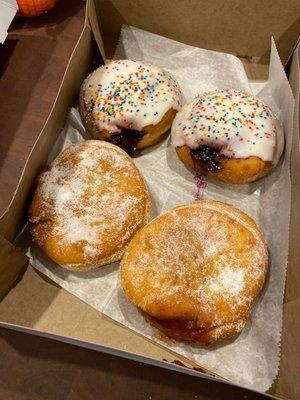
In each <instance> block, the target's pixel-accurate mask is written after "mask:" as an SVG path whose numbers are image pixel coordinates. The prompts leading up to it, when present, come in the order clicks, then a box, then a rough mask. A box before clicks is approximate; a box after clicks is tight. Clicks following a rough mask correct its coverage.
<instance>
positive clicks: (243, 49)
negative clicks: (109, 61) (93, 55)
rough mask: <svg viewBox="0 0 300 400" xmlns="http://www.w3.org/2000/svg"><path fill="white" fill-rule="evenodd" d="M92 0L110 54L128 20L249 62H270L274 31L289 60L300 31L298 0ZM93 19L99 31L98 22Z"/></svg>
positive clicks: (143, 27) (280, 50) (107, 53)
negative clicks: (267, 0) (123, 25)
mask: <svg viewBox="0 0 300 400" xmlns="http://www.w3.org/2000/svg"><path fill="white" fill-rule="evenodd" d="M90 3H91V7H90V10H91V9H92V7H94V4H95V6H96V7H95V8H96V12H97V14H98V21H101V26H100V29H101V32H102V39H103V43H104V48H105V51H106V56H107V57H108V58H111V57H112V55H113V53H114V49H115V46H116V44H117V41H118V38H119V33H120V28H121V25H122V24H128V25H133V26H135V27H137V28H140V29H144V30H147V31H150V32H154V33H157V34H159V35H162V36H166V37H169V38H171V39H174V40H178V41H180V42H183V43H186V44H190V45H192V46H197V47H201V48H205V49H209V50H216V51H221V52H226V53H231V54H234V55H236V56H238V57H239V58H241V59H242V60H244V61H246V62H247V63H249V64H253V63H254V64H267V63H268V62H269V51H270V42H271V37H272V36H273V37H274V39H275V42H276V44H277V48H278V51H279V54H280V56H281V60H282V62H283V64H284V65H285V64H286V63H287V61H288V59H289V57H290V56H291V54H292V52H293V49H294V48H295V45H296V43H297V41H298V38H299V35H300V2H299V1H298V0H292V1H287V0H284V1H273V2H266V1H261V0H252V1H241V0H226V1H223V0H215V1H207V0H205V1H204V0H190V1H185V2H183V1H182V0H172V1H167V0H165V1H161V0H151V1H140V0H127V1H123V0H90ZM93 3H94V4H93ZM93 15H94V12H93ZM90 22H91V26H92V27H93V30H94V32H96V31H97V29H98V27H97V26H96V25H97V22H96V24H94V22H95V20H94V21H93V20H90ZM94 27H95V29H94ZM96 36H98V37H99V34H96Z"/></svg>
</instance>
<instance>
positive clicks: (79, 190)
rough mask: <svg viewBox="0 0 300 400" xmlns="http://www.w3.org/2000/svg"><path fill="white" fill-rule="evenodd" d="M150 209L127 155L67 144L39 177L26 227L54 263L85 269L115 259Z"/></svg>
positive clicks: (107, 147)
mask: <svg viewBox="0 0 300 400" xmlns="http://www.w3.org/2000/svg"><path fill="white" fill-rule="evenodd" d="M149 211H150V200H149V195H148V191H147V188H146V186H145V184H144V182H143V179H142V177H141V175H140V173H139V171H138V169H137V168H136V166H135V165H134V163H133V161H132V160H131V158H130V157H129V156H128V155H127V154H126V153H125V152H124V151H123V150H121V149H120V148H119V147H117V146H114V145H113V144H110V143H106V142H103V141H98V140H88V141H84V142H79V143H76V144H74V145H72V146H70V147H69V148H68V149H66V150H65V151H64V152H63V153H61V154H60V155H59V156H58V157H57V158H56V159H55V160H54V161H53V162H52V163H51V165H50V167H49V170H48V171H46V172H44V173H42V174H41V175H39V177H38V181H37V189H36V191H35V193H34V197H33V201H32V203H31V206H30V210H29V222H30V230H31V234H32V236H33V239H34V241H35V242H36V243H37V244H38V245H39V246H41V247H42V248H43V249H44V251H45V252H46V254H47V255H48V256H49V257H50V258H51V259H52V260H54V261H55V262H56V263H57V264H59V265H61V266H62V267H65V268H68V269H74V270H81V271H85V270H88V269H91V268H96V267H99V266H101V265H104V264H108V263H110V262H113V261H117V260H119V259H120V258H121V256H122V255H123V252H124V250H125V248H126V246H127V244H128V243H129V241H130V239H131V238H132V236H133V235H134V234H135V233H136V232H137V230H138V229H140V228H141V227H142V226H143V225H144V224H145V223H146V221H147V219H148V214H149Z"/></svg>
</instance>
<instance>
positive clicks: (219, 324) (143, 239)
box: [120, 200, 268, 343]
mask: <svg viewBox="0 0 300 400" xmlns="http://www.w3.org/2000/svg"><path fill="white" fill-rule="evenodd" d="M267 262H268V256H267V250H266V245H265V241H264V238H263V236H262V233H261V232H260V230H259V228H258V227H257V225H256V224H255V222H254V221H253V220H252V219H251V218H250V217H248V216H247V215H246V214H244V213H243V212H241V211H239V210H238V209H236V208H234V207H232V206H230V205H228V204H225V203H221V202H218V201H212V200H205V201H204V200H202V201H197V202H194V203H192V204H187V205H184V206H180V207H176V208H174V209H173V210H170V211H168V212H167V213H165V214H162V215H160V216H159V217H157V218H156V219H154V220H153V221H151V222H150V223H148V224H147V225H146V226H145V227H144V228H142V229H141V230H140V231H139V232H138V233H137V234H136V235H135V236H134V238H133V239H132V241H131V242H130V244H129V246H128V249H127V251H126V253H125V255H124V257H123V259H122V262H121V269H120V271H121V280H122V284H123V289H124V291H125V294H126V295H127V297H128V298H129V299H130V300H131V301H132V302H133V303H134V304H135V305H136V306H137V307H138V309H139V310H140V311H141V312H142V313H143V314H144V315H145V316H146V319H147V320H149V321H150V322H151V323H152V324H154V325H155V326H156V327H158V328H159V329H160V330H161V331H163V332H164V333H165V334H167V335H168V336H170V337H174V338H176V339H181V340H187V341H194V342H201V343H211V342H215V341H217V340H221V339H225V338H228V337H231V336H233V335H234V334H236V333H238V332H240V331H241V329H242V328H243V326H244V325H245V323H246V321H247V319H248V317H249V315H250V311H251V307H252V305H253V302H254V299H255V298H256V297H257V296H258V294H259V293H260V291H261V289H262V287H263V285H264V281H265V277H266V272H267Z"/></svg>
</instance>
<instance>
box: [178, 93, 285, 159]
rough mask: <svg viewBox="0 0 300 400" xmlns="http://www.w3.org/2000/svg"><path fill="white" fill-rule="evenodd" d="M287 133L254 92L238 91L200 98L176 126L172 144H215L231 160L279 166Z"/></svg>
mask: <svg viewBox="0 0 300 400" xmlns="http://www.w3.org/2000/svg"><path fill="white" fill-rule="evenodd" d="M283 141H284V139H283V130H282V127H281V125H280V123H279V122H278V120H277V119H276V117H275V116H274V115H273V113H272V111H271V110H270V108H269V107H268V106H267V105H266V104H265V103H263V102H262V101H261V100H260V99H258V98H257V97H254V96H253V95H252V94H250V93H242V92H238V91H236V90H234V89H228V90H222V91H215V92H210V93H206V94H202V95H199V96H198V97H196V98H195V99H194V100H193V101H192V102H190V103H189V104H188V105H187V106H185V107H184V108H183V109H182V110H181V111H180V112H179V113H177V115H176V117H175V119H174V121H173V125H172V144H173V146H175V147H179V146H184V145H187V146H188V147H189V148H191V149H196V148H197V147H199V146H201V145H208V146H209V145H212V146H214V147H216V148H219V149H221V150H220V154H223V155H224V156H226V157H229V158H247V157H250V156H257V157H260V158H261V159H262V160H264V161H272V162H273V164H276V163H277V162H278V160H279V158H280V155H281V153H282V150H283Z"/></svg>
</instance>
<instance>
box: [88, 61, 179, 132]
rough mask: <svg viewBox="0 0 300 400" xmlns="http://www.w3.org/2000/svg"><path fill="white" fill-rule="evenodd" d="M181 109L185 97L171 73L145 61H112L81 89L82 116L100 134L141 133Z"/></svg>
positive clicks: (95, 72) (91, 76) (98, 70)
mask: <svg viewBox="0 0 300 400" xmlns="http://www.w3.org/2000/svg"><path fill="white" fill-rule="evenodd" d="M181 106H182V94H181V91H180V88H179V86H178V83H177V82H176V80H175V79H174V78H173V77H172V76H171V74H169V73H168V72H167V71H165V70H163V69H161V68H159V67H156V66H153V65H148V64H145V63H142V62H136V61H131V60H117V61H111V62H110V63H108V64H106V65H103V66H102V67H100V68H98V69H96V70H95V71H94V72H92V73H91V74H90V75H89V76H88V77H87V78H86V79H85V81H84V82H83V84H82V87H81V94H80V113H81V117H82V118H83V120H84V122H85V123H86V124H87V125H88V126H92V127H93V130H95V131H96V132H100V131H102V130H107V131H108V132H112V133H114V132H120V130H121V128H126V129H132V130H138V131H141V130H142V129H143V128H144V127H146V126H148V125H156V124H157V123H159V122H160V121H161V119H162V118H163V116H164V115H165V114H166V112H167V111H168V110H170V109H174V110H179V109H180V108H181Z"/></svg>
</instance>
